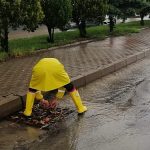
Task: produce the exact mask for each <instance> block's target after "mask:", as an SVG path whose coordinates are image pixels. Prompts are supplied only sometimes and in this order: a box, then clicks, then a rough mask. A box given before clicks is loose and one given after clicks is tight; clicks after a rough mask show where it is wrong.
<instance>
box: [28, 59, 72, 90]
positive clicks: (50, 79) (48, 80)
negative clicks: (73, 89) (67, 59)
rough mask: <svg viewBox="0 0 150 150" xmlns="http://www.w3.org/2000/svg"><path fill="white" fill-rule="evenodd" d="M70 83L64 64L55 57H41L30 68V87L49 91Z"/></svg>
mask: <svg viewBox="0 0 150 150" xmlns="http://www.w3.org/2000/svg"><path fill="white" fill-rule="evenodd" d="M68 83H70V78H69V76H68V74H67V72H66V71H65V69H64V66H63V65H62V64H61V63H60V62H59V61H58V60H57V59H55V58H43V59H41V60H40V61H39V62H38V63H37V64H36V65H35V66H34V67H33V70H32V77H31V81H30V85H29V87H30V88H33V89H36V90H39V91H45V92H46V91H51V90H54V89H58V88H60V87H62V86H64V85H66V84H68Z"/></svg>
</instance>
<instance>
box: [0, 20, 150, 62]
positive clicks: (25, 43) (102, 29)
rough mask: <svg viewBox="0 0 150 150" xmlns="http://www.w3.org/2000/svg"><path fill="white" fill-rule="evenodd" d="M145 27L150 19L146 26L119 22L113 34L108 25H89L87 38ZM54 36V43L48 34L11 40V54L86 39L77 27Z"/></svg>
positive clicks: (2, 56) (3, 55) (3, 56)
mask: <svg viewBox="0 0 150 150" xmlns="http://www.w3.org/2000/svg"><path fill="white" fill-rule="evenodd" d="M143 27H150V20H149V21H145V26H141V25H140V23H139V21H135V22H129V23H125V24H123V23H121V24H117V25H116V27H115V28H114V31H113V33H111V34H110V33H109V27H108V26H106V25H105V26H96V27H89V28H87V38H85V39H93V38H96V39H98V40H101V39H104V38H106V36H121V35H126V34H130V33H137V32H139V31H140V29H141V28H143ZM54 38H55V42H54V43H53V44H50V43H48V42H47V35H43V36H36V37H32V38H20V39H15V40H10V41H9V47H10V54H9V56H12V57H14V56H15V57H20V56H24V55H30V54H32V53H33V52H36V51H37V50H40V49H47V48H50V47H54V46H59V45H65V44H68V43H72V42H75V41H79V40H85V39H81V38H80V37H79V31H78V30H77V29H76V30H75V31H70V32H60V33H55V36H54ZM7 57H8V55H7V54H6V53H3V52H0V61H3V60H5V59H7Z"/></svg>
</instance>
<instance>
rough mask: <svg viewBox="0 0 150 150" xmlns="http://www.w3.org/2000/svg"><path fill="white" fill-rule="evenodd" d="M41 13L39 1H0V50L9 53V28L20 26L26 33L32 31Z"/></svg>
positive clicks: (40, 17)
mask: <svg viewBox="0 0 150 150" xmlns="http://www.w3.org/2000/svg"><path fill="white" fill-rule="evenodd" d="M42 17H43V13H42V11H41V5H40V1H39V0H28V2H26V0H0V45H1V50H2V51H5V52H9V46H8V34H9V28H13V29H16V28H17V27H19V26H20V25H22V26H24V29H27V30H28V31H34V30H35V29H36V27H37V24H38V22H39V21H40V20H41V19H42Z"/></svg>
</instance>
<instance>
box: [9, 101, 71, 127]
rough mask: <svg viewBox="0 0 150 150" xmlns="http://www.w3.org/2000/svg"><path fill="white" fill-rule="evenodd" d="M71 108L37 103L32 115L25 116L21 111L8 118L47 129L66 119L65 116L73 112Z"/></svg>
mask: <svg viewBox="0 0 150 150" xmlns="http://www.w3.org/2000/svg"><path fill="white" fill-rule="evenodd" d="M73 112H74V111H73V110H70V109H69V108H55V109H51V108H43V107H42V106H41V105H40V104H35V105H34V107H33V112H32V116H31V117H25V116H24V115H23V112H22V111H19V112H17V113H15V114H13V115H11V116H9V117H8V120H10V121H13V122H16V123H20V124H26V125H29V126H33V127H38V128H41V129H46V128H48V127H49V126H51V125H53V124H56V123H57V122H61V121H64V120H65V118H66V117H67V116H68V115H69V114H71V113H73Z"/></svg>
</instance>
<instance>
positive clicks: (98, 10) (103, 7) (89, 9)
mask: <svg viewBox="0 0 150 150" xmlns="http://www.w3.org/2000/svg"><path fill="white" fill-rule="evenodd" d="M72 7H73V11H72V18H73V21H74V22H75V23H76V24H77V26H78V29H79V31H80V36H81V37H85V36H86V21H87V20H88V19H92V18H94V19H98V18H104V16H105V15H106V13H107V9H108V7H107V0H72Z"/></svg>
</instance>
